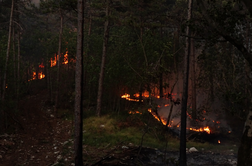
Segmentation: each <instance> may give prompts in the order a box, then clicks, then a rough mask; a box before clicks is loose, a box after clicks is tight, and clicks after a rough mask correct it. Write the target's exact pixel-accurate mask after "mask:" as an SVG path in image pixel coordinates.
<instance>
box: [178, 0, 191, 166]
mask: <svg viewBox="0 0 252 166" xmlns="http://www.w3.org/2000/svg"><path fill="white" fill-rule="evenodd" d="M191 18H192V0H189V1H188V18H187V21H188V22H190V20H191ZM186 36H187V37H186V51H185V58H184V63H185V64H184V79H183V95H182V103H181V129H180V156H179V165H180V166H186V165H187V163H186V118H187V113H186V112H187V98H188V76H189V56H190V52H191V51H190V50H191V41H190V38H189V36H191V31H190V27H189V25H187V28H186Z"/></svg>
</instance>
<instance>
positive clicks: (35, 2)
mask: <svg viewBox="0 0 252 166" xmlns="http://www.w3.org/2000/svg"><path fill="white" fill-rule="evenodd" d="M31 3H33V4H34V5H35V6H36V7H39V4H40V0H31Z"/></svg>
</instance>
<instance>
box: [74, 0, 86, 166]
mask: <svg viewBox="0 0 252 166" xmlns="http://www.w3.org/2000/svg"><path fill="white" fill-rule="evenodd" d="M77 8H78V32H77V52H76V69H75V72H76V74H75V107H74V116H75V121H74V122H75V126H74V161H75V166H83V159H82V137H83V136H82V129H83V120H82V114H83V113H82V111H83V109H82V97H83V94H82V88H83V61H82V60H83V24H84V0H78V5H77Z"/></svg>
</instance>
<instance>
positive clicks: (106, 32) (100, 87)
mask: <svg viewBox="0 0 252 166" xmlns="http://www.w3.org/2000/svg"><path fill="white" fill-rule="evenodd" d="M109 3H110V0H107V7H106V17H108V15H109ZM108 39H109V19H107V20H106V21H105V24H104V36H103V50H102V62H101V70H100V77H99V84H98V95H97V108H96V114H97V116H98V117H100V115H101V103H102V91H103V78H104V70H105V60H106V54H107V45H108Z"/></svg>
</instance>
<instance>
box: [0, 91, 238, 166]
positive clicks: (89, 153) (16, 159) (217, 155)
mask: <svg viewBox="0 0 252 166" xmlns="http://www.w3.org/2000/svg"><path fill="white" fill-rule="evenodd" d="M45 101H46V92H42V93H41V94H39V95H33V96H29V97H27V98H26V99H24V100H22V101H20V104H19V107H20V112H21V115H20V118H19V119H16V121H18V123H17V127H16V131H15V132H13V134H3V135H0V166H21V165H22V166H24V165H27V166H35V165H36V166H56V165H58V166H60V165H66V166H70V165H74V164H73V163H74V160H73V139H72V138H73V137H72V129H73V124H72V120H65V119H64V118H62V116H59V115H58V117H57V115H56V112H55V111H54V108H53V107H51V106H46V104H45ZM198 150H199V151H197V152H188V153H187V157H188V159H187V161H188V165H208V166H212V165H213V166H214V165H216V166H217V165H222V166H224V165H226V166H228V165H236V160H237V159H236V158H237V155H236V154H234V152H233V151H232V149H230V150H226V151H222V152H211V151H204V150H203V149H198ZM83 154H84V163H85V165H169V166H173V165H176V164H177V163H178V156H179V152H178V151H167V152H164V151H161V150H158V149H152V148H147V147H143V148H141V150H140V149H139V147H138V146H134V145H123V144H120V145H118V146H114V147H109V148H106V149H95V148H94V147H89V146H88V145H83ZM87 158H92V160H88V159H87ZM90 161H92V162H90Z"/></svg>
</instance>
